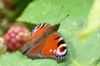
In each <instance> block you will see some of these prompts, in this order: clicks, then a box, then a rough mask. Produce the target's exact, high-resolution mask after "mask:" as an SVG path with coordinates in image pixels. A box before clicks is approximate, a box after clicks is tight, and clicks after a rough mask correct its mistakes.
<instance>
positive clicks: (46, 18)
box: [0, 0, 100, 66]
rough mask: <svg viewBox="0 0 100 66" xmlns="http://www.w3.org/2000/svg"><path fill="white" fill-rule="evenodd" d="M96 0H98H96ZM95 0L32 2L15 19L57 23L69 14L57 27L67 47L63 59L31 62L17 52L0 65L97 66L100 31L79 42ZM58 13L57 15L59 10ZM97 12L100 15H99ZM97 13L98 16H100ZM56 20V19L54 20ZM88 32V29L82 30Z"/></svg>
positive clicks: (4, 58) (99, 57)
mask: <svg viewBox="0 0 100 66" xmlns="http://www.w3.org/2000/svg"><path fill="white" fill-rule="evenodd" d="M95 1H99V0H95ZM95 1H94V0H34V1H33V2H31V3H30V4H29V5H28V6H27V8H26V9H25V11H24V12H23V13H22V15H21V16H20V17H19V18H18V19H17V20H18V21H23V22H27V23H31V24H39V23H44V22H46V23H50V24H56V23H58V22H57V21H59V20H61V19H62V18H63V17H64V16H66V15H67V14H69V17H67V18H66V19H65V20H63V22H61V26H60V28H59V32H60V33H61V34H62V36H63V37H64V38H65V41H66V42H67V46H68V55H67V57H66V59H65V60H64V61H63V62H61V63H59V64H58V63H57V62H56V61H55V60H53V59H36V60H31V59H29V58H27V57H26V56H24V55H22V54H21V53H20V52H15V53H11V54H10V53H7V54H5V55H3V56H1V58H0V65H1V66H100V63H99V62H100V53H99V50H100V30H99V29H98V28H96V29H95V31H94V32H92V35H90V36H89V38H86V40H80V39H79V33H80V31H81V30H82V29H83V28H84V27H86V26H87V23H88V16H89V15H90V14H91V13H90V11H91V10H92V8H93V4H95ZM62 5H63V8H62V10H61V13H59V11H60V9H61V7H62ZM99 13H100V12H99ZM99 13H98V14H99ZM58 15H59V18H58V20H57V17H58ZM85 29H87V28H85Z"/></svg>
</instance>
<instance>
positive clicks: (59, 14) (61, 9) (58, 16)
mask: <svg viewBox="0 0 100 66" xmlns="http://www.w3.org/2000/svg"><path fill="white" fill-rule="evenodd" d="M62 9H63V5H62V7H61V9H60V11H59V13H58V14H59V15H58V16H57V19H56V22H58V19H59V17H60V14H61V12H62Z"/></svg>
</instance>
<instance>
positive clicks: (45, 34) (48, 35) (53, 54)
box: [21, 23, 68, 62]
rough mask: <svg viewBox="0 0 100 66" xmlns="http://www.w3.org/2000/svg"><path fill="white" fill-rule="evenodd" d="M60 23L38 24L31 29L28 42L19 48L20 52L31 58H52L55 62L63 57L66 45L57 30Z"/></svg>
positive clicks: (65, 53) (65, 52)
mask: <svg viewBox="0 0 100 66" xmlns="http://www.w3.org/2000/svg"><path fill="white" fill-rule="evenodd" d="M59 26H60V24H55V25H50V24H47V23H43V24H39V25H37V26H36V27H35V28H33V29H32V34H31V39H30V42H29V43H27V44H25V45H24V46H23V47H22V48H21V52H22V53H23V54H25V55H27V56H28V57H30V58H32V59H36V58H40V57H43V58H53V59H56V60H57V62H60V61H62V60H64V59H65V57H66V55H67V52H68V51H67V46H66V42H65V40H64V38H63V37H62V36H61V35H60V33H59V32H57V31H58V29H59Z"/></svg>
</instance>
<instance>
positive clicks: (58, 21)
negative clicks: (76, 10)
mask: <svg viewBox="0 0 100 66" xmlns="http://www.w3.org/2000/svg"><path fill="white" fill-rule="evenodd" d="M68 16H69V14H68V15H66V16H65V17H63V18H62V19H61V20H59V21H58V23H61V22H62V21H63V20H65V19H66V18H67V17H68Z"/></svg>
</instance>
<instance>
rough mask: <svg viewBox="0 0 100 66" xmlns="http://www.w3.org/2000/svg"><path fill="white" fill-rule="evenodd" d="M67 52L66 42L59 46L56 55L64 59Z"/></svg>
mask: <svg viewBox="0 0 100 66" xmlns="http://www.w3.org/2000/svg"><path fill="white" fill-rule="evenodd" d="M66 54H67V48H66V44H61V45H60V46H59V47H58V48H57V52H56V57H57V59H64V57H65V55H66Z"/></svg>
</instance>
